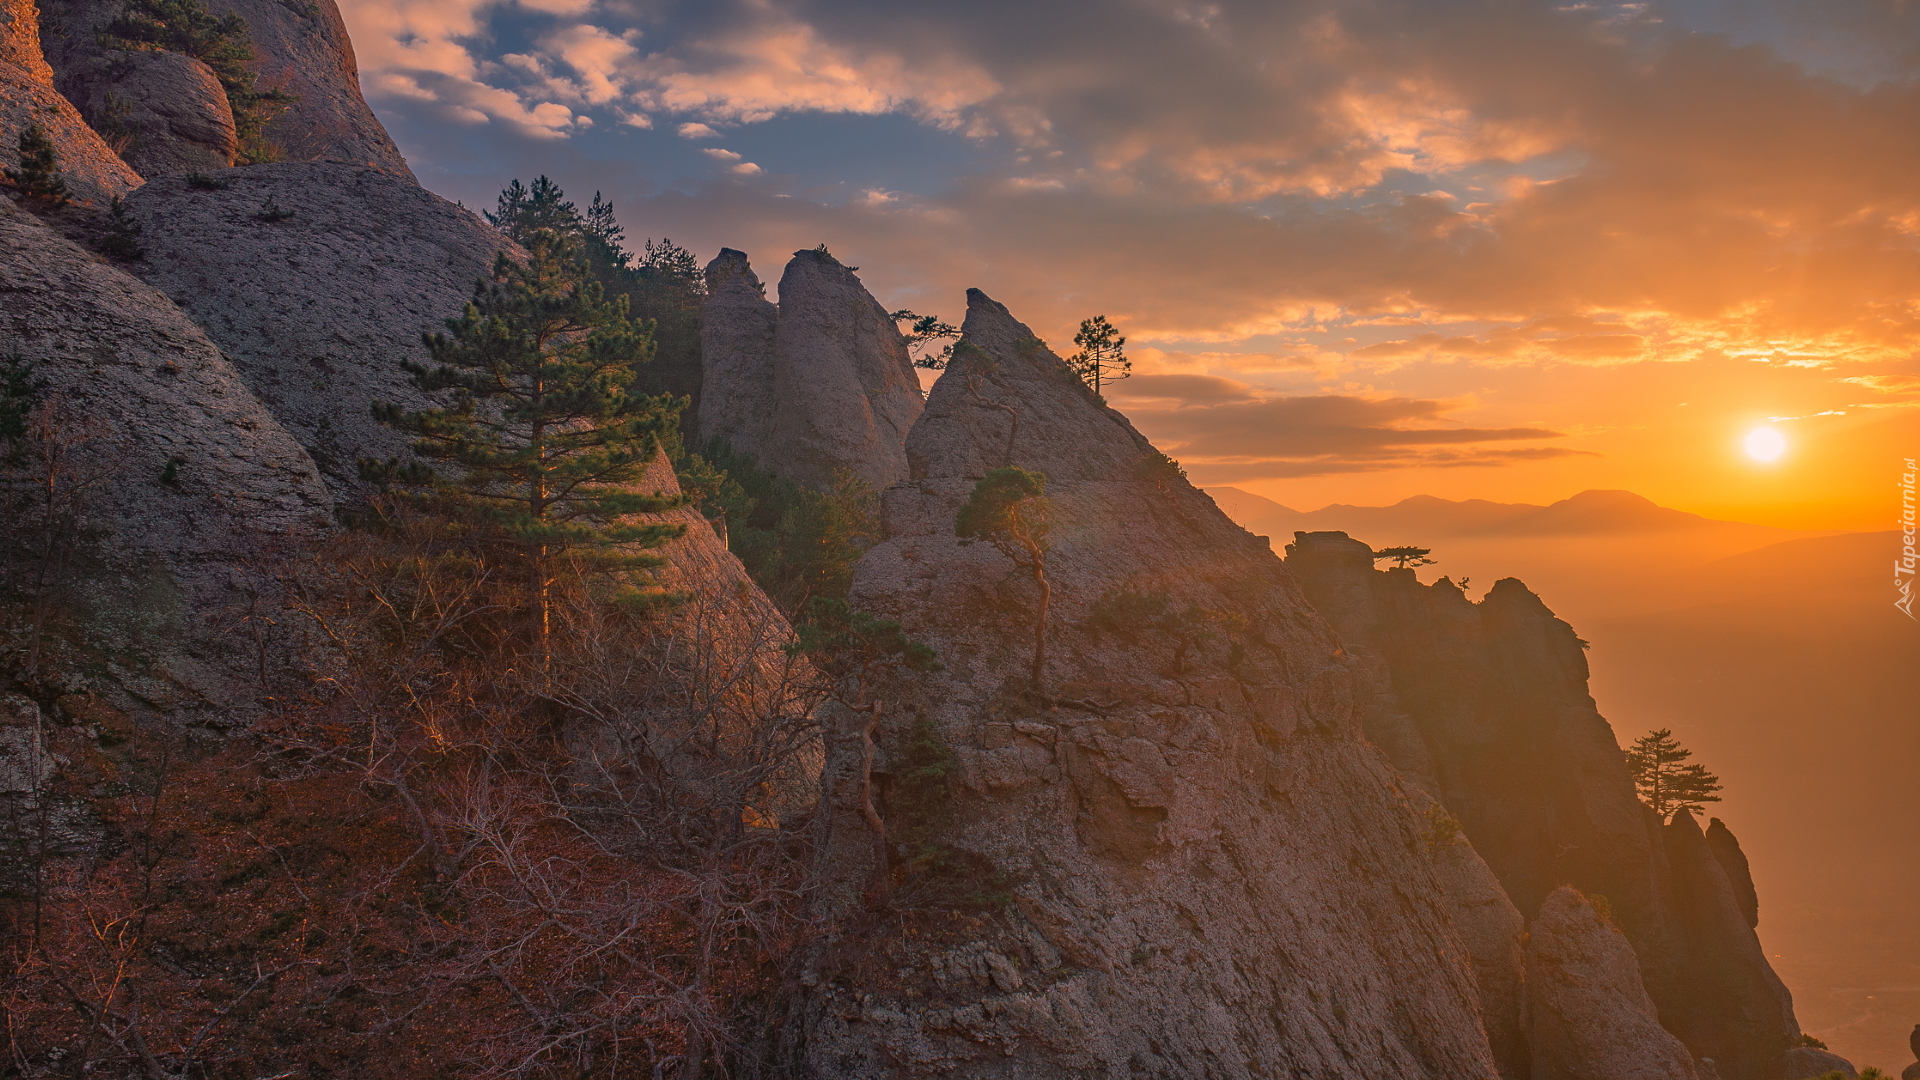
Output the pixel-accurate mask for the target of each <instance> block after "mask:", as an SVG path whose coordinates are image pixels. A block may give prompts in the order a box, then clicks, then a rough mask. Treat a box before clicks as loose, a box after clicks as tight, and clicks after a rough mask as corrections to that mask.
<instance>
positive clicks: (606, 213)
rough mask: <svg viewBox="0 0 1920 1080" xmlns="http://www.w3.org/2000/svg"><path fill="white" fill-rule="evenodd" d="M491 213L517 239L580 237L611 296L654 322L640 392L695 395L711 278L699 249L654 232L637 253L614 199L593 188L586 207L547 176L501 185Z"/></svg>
mask: <svg viewBox="0 0 1920 1080" xmlns="http://www.w3.org/2000/svg"><path fill="white" fill-rule="evenodd" d="M486 216H487V220H488V221H490V222H492V223H493V224H494V225H495V226H496V227H498V228H499V229H500V231H501V232H503V233H505V234H507V236H509V237H511V238H512V239H513V240H515V241H516V242H519V243H522V244H524V243H526V241H527V239H528V238H529V237H531V236H532V235H533V234H534V233H536V232H539V231H541V230H547V231H551V232H556V233H559V234H561V235H563V236H566V237H569V238H571V239H573V240H575V241H577V242H578V243H579V244H580V245H581V248H582V250H583V251H584V252H585V255H586V261H587V266H588V268H589V269H590V270H591V272H592V274H593V278H594V280H595V281H598V282H599V283H600V286H601V287H602V288H603V289H605V290H606V293H607V296H609V297H624V298H626V300H627V305H628V310H629V311H630V312H631V313H632V314H633V316H634V317H635V318H641V319H651V320H653V323H654V346H655V355H654V360H653V362H652V363H650V364H648V365H647V366H646V367H645V368H644V369H642V371H641V374H640V378H639V379H638V381H636V383H635V384H634V386H635V390H636V391H637V392H645V393H652V394H677V395H680V396H683V397H692V396H694V395H696V394H698V393H699V390H700V309H701V305H702V303H703V302H704V300H705V298H706V278H705V276H704V275H703V274H702V273H701V272H700V265H699V262H698V260H696V259H695V258H694V255H693V252H691V251H688V250H687V249H686V248H683V247H681V246H679V245H678V244H675V243H674V242H673V241H672V240H661V241H660V242H659V243H655V242H654V241H653V240H651V239H649V240H647V241H646V242H645V245H644V248H643V250H642V251H641V253H640V254H639V255H638V256H637V257H636V256H635V254H634V253H633V252H630V251H628V250H627V249H626V247H625V242H626V230H625V229H624V228H622V227H621V225H620V223H619V221H618V220H617V219H616V218H615V216H614V209H613V204H612V203H611V202H608V201H607V200H605V199H603V198H602V197H601V195H600V193H599V192H597V191H596V192H594V195H593V203H592V205H590V206H588V207H587V211H586V213H584V214H582V213H581V212H580V210H579V208H578V207H577V206H575V205H574V204H573V203H572V202H570V201H569V200H568V199H567V196H566V192H564V191H562V190H561V188H560V185H558V184H556V183H554V182H553V181H552V180H551V179H549V178H547V177H545V176H538V177H535V178H534V181H533V183H532V185H531V186H529V185H526V184H522V183H521V182H520V181H519V180H514V181H513V182H512V183H510V184H508V185H507V187H506V188H505V189H504V190H502V191H501V192H500V197H499V200H498V203H497V205H496V206H495V208H494V210H493V211H491V212H490V213H488V214H487V215H486Z"/></svg>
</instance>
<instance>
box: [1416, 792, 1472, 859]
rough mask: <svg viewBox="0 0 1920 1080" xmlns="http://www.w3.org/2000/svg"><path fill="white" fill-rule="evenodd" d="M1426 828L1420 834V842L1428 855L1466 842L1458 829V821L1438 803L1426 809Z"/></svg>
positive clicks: (1464, 836) (1462, 832) (1463, 834)
mask: <svg viewBox="0 0 1920 1080" xmlns="http://www.w3.org/2000/svg"><path fill="white" fill-rule="evenodd" d="M1426 817H1427V827H1426V828H1425V829H1424V830H1422V832H1421V834H1420V842H1421V843H1422V844H1423V845H1424V846H1425V847H1426V849H1427V852H1428V853H1429V854H1431V853H1433V852H1437V851H1441V850H1443V849H1445V848H1450V847H1453V846H1455V845H1456V844H1464V843H1466V842H1467V838H1466V835H1465V833H1464V831H1463V830H1462V829H1461V827H1460V819H1459V818H1457V817H1454V816H1453V814H1452V813H1450V812H1448V810H1447V808H1446V807H1444V806H1442V805H1440V804H1439V803H1433V804H1431V805H1429V806H1428V807H1427V814H1426Z"/></svg>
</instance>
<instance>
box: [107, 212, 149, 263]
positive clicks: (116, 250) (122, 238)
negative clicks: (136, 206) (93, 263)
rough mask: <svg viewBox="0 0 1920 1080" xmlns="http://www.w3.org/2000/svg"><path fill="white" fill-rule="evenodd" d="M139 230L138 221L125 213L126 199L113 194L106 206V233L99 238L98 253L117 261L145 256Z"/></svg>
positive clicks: (126, 260) (145, 251)
mask: <svg viewBox="0 0 1920 1080" xmlns="http://www.w3.org/2000/svg"><path fill="white" fill-rule="evenodd" d="M140 232H141V229H140V223H139V222H138V221H135V220H134V219H133V215H132V214H129V213H127V203H126V200H124V199H122V198H121V197H120V196H118V195H115V196H114V197H113V203H112V204H111V205H110V206H109V207H108V208H107V235H106V236H104V237H101V239H100V253H101V254H102V255H105V256H106V257H107V258H109V259H114V260H116V261H119V262H133V261H134V260H136V259H144V258H146V257H147V249H145V248H143V247H141V246H140Z"/></svg>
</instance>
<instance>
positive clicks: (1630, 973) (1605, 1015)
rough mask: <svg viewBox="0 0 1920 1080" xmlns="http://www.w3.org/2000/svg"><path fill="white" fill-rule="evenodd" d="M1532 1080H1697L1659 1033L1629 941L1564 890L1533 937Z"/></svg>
mask: <svg viewBox="0 0 1920 1080" xmlns="http://www.w3.org/2000/svg"><path fill="white" fill-rule="evenodd" d="M1527 997H1528V1016H1529V1032H1530V1036H1531V1042H1532V1051H1533V1073H1532V1076H1533V1080H1698V1078H1700V1073H1699V1072H1698V1071H1697V1070H1696V1069H1695V1067H1694V1064H1693V1059H1692V1058H1691V1056H1689V1054H1688V1053H1687V1047H1686V1046H1684V1045H1682V1044H1681V1042H1680V1040H1678V1039H1676V1038H1674V1037H1673V1036H1672V1035H1670V1034H1668V1033H1667V1031H1666V1030H1665V1029H1664V1028H1662V1027H1661V1026H1660V1020H1659V1018H1658V1017H1657V1016H1656V1015H1655V1012H1654V1007H1653V1000H1652V999H1651V998H1649V997H1647V992H1646V990H1645V989H1644V988H1643V987H1642V986H1641V984H1640V971H1639V963H1638V961H1637V959H1636V958H1635V956H1634V952H1633V947H1632V946H1631V945H1629V944H1628V943H1627V939H1626V936H1625V935H1623V934H1621V933H1620V931H1619V930H1617V929H1615V928H1614V927H1612V926H1610V925H1608V924H1607V922H1606V921H1605V920H1603V919H1602V918H1601V917H1600V915H1599V914H1598V913H1597V912H1595V911H1594V909H1593V905H1592V904H1590V903H1588V902H1587V899H1586V898H1585V897H1583V896H1581V895H1580V894H1579V893H1578V892H1576V891H1574V890H1573V889H1571V888H1568V887H1564V886H1563V887H1561V888H1559V889H1556V890H1554V891H1553V892H1552V893H1551V894H1549V895H1548V897H1547V899H1546V900H1545V902H1543V903H1542V904H1541V905H1540V914H1539V915H1538V916H1537V917H1536V918H1535V919H1534V920H1533V924H1532V926H1531V927H1529V929H1528V935H1527Z"/></svg>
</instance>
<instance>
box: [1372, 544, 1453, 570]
mask: <svg viewBox="0 0 1920 1080" xmlns="http://www.w3.org/2000/svg"><path fill="white" fill-rule="evenodd" d="M1431 554H1433V549H1432V548H1423V547H1390V548H1381V549H1380V550H1379V551H1376V552H1374V553H1373V561H1374V562H1379V561H1380V560H1382V559H1392V560H1393V565H1394V566H1395V567H1398V568H1402V569H1404V568H1406V567H1409V566H1431V565H1433V564H1434V563H1436V562H1438V561H1439V560H1438V559H1429V558H1427V556H1429V555H1431Z"/></svg>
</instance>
